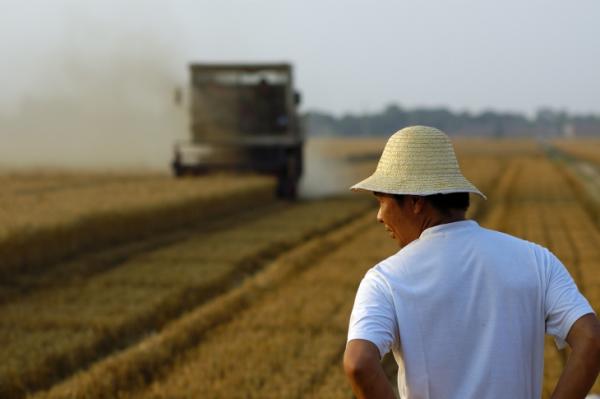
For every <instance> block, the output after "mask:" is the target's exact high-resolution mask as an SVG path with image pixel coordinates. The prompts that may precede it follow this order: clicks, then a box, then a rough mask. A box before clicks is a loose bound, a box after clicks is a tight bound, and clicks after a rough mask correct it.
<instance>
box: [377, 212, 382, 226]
mask: <svg viewBox="0 0 600 399" xmlns="http://www.w3.org/2000/svg"><path fill="white" fill-rule="evenodd" d="M377 221H378V222H379V223H383V218H382V217H381V208H379V210H378V211H377Z"/></svg>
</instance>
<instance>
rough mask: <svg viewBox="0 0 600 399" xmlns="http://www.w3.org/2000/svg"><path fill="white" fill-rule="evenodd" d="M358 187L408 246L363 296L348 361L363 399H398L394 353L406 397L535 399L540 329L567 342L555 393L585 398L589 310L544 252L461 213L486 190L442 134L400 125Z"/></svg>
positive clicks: (594, 348)
mask: <svg viewBox="0 0 600 399" xmlns="http://www.w3.org/2000/svg"><path fill="white" fill-rule="evenodd" d="M352 189H353V190H362V191H370V192H372V193H373V194H374V195H375V196H376V197H377V200H378V201H379V212H378V213H377V220H378V221H379V222H380V223H383V224H384V226H385V228H386V230H387V231H388V232H389V234H390V235H391V237H392V238H393V239H394V240H396V241H397V242H398V244H399V245H400V246H401V247H402V249H401V250H400V251H398V252H397V253H396V254H395V255H392V256H391V257H389V258H387V259H385V260H384V261H382V262H380V263H379V264H377V265H376V266H375V267H373V268H372V269H370V270H369V271H368V272H367V273H366V275H365V277H364V278H363V280H362V282H361V283H360V287H359V288H358V292H357V294H356V299H355V302H354V308H353V310H352V315H351V317H350V326H349V331H348V343H347V345H346V351H345V354H344V369H345V371H346V374H347V376H348V378H349V380H350V383H351V385H352V389H353V390H354V393H355V394H356V396H357V397H358V398H393V397H394V396H393V393H392V387H391V385H390V384H389V382H388V381H387V378H386V375H385V374H384V371H383V369H382V367H381V358H382V357H383V356H384V355H385V354H386V353H387V352H389V351H390V350H391V351H393V354H394V357H395V359H396V361H397V362H398V367H399V370H398V388H399V392H400V397H401V398H407V399H416V398H419V399H488V398H490V399H491V398H498V399H534V398H535V399H537V398H540V396H541V392H540V391H541V382H542V370H543V361H544V333H548V334H550V335H553V336H554V338H555V340H556V343H557V345H558V346H559V347H563V346H565V342H566V343H568V344H569V346H570V347H571V349H572V351H571V354H570V356H569V358H568V361H567V363H566V365H565V367H564V371H563V373H562V376H561V377H560V380H559V382H558V385H557V386H556V388H555V391H554V394H553V396H552V398H553V399H559V398H568V399H576V398H584V397H585V396H586V394H587V393H588V391H589V390H590V388H591V386H592V385H593V383H594V381H595V379H596V377H597V375H598V371H599V369H600V323H599V322H598V319H597V318H596V316H595V314H594V311H593V309H592V308H591V306H590V305H589V303H588V301H587V300H586V299H585V298H584V297H583V296H582V295H581V294H580V293H579V291H578V289H577V287H576V285H575V283H574V282H573V280H572V278H571V277H570V275H569V273H568V272H567V271H566V270H565V268H564V266H563V265H562V264H561V262H560V261H559V260H558V259H557V258H556V257H555V256H554V255H553V254H552V253H550V252H549V251H548V250H547V249H546V248H543V247H541V246H539V245H536V244H533V243H530V242H527V241H524V240H520V239H518V238H515V237H512V236H509V235H506V234H503V233H499V232H496V231H492V230H487V229H484V228H482V227H480V226H479V225H478V224H477V223H476V222H475V221H473V220H466V219H465V212H466V210H467V208H468V206H469V193H475V194H478V195H481V196H482V197H483V194H482V193H481V192H480V191H479V190H478V189H477V188H476V187H475V186H474V185H473V184H471V183H470V182H469V181H468V180H467V179H465V178H464V177H463V175H462V174H461V171H460V169H459V167H458V163H457V161H456V156H455V154H454V150H453V148H452V144H451V143H450V140H449V139H448V137H447V136H446V135H445V134H444V133H443V132H441V131H440V130H437V129H434V128H431V127H425V126H413V127H408V128H405V129H402V130H400V131H399V132H397V133H396V134H394V135H393V136H392V137H391V138H390V139H389V141H388V142H387V144H386V146H385V148H384V150H383V154H382V155H381V159H380V160H379V164H378V165H377V169H376V171H375V173H373V175H371V176H370V177H368V178H367V179H365V180H363V181H361V182H360V183H358V184H356V185H354V186H353V187H352ZM484 198H485V197H484ZM548 217H552V215H548Z"/></svg>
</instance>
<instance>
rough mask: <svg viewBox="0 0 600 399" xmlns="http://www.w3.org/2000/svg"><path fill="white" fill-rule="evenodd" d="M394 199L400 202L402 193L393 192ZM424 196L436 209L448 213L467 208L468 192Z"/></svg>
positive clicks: (402, 198) (468, 202) (402, 197)
mask: <svg viewBox="0 0 600 399" xmlns="http://www.w3.org/2000/svg"><path fill="white" fill-rule="evenodd" d="M394 198H395V199H396V201H398V202H399V203H401V202H402V201H403V200H404V195H401V194H394ZM424 198H425V199H426V200H427V201H429V203H430V204H431V205H433V207H434V208H435V209H437V210H438V211H440V212H442V213H445V214H448V213H450V211H451V210H455V209H460V210H463V211H466V210H467V209H468V208H469V204H470V201H469V193H450V194H433V195H425V196H424Z"/></svg>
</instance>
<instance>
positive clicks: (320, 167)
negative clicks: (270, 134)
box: [300, 139, 366, 198]
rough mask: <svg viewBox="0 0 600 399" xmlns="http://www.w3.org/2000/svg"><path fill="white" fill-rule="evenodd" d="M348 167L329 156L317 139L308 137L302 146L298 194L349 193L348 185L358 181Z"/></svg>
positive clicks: (319, 195)
mask: <svg viewBox="0 0 600 399" xmlns="http://www.w3.org/2000/svg"><path fill="white" fill-rule="evenodd" d="M349 168H350V166H349V165H348V164H347V163H346V162H345V161H344V160H343V159H340V158H336V157H334V156H331V155H330V154H329V153H328V152H327V151H326V149H324V148H323V147H322V146H321V145H319V142H318V140H311V139H308V140H307V141H306V143H305V147H304V173H303V176H302V179H301V180H300V196H301V197H302V198H320V197H326V196H330V195H339V194H349V193H350V191H349V189H350V186H351V185H352V184H354V183H356V182H357V181H358V180H356V177H353V176H352V175H351V173H349V172H350V170H349ZM364 177H366V176H364Z"/></svg>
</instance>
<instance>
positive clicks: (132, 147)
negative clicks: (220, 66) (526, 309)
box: [0, 0, 600, 168]
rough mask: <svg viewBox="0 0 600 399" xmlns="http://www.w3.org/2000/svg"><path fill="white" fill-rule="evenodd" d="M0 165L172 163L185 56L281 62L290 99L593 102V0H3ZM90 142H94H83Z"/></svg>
mask: <svg viewBox="0 0 600 399" xmlns="http://www.w3.org/2000/svg"><path fill="white" fill-rule="evenodd" d="M0 7H1V9H2V13H0V57H1V59H2V62H0V167H2V166H3V165H17V166H18V165H32V163H34V164H35V163H39V164H40V165H43V164H48V163H54V164H61V165H62V164H67V166H68V165H69V164H72V165H83V164H89V165H90V166H94V165H97V164H106V160H109V161H110V163H111V165H115V166H124V165H127V166H133V167H136V166H139V167H142V168H145V167H147V166H149V165H162V166H161V167H164V165H167V164H168V160H169V158H170V157H171V151H172V146H173V142H174V141H175V140H177V139H182V138H185V137H186V135H187V119H186V109H185V108H184V107H182V106H179V107H178V106H176V105H175V104H174V102H173V93H174V90H175V88H177V87H180V88H185V86H186V82H187V79H188V77H187V66H188V64H189V63H190V62H193V61H194V62H229V61H236V62H282V61H284V62H291V63H292V64H293V65H294V72H295V85H296V87H297V89H298V90H299V91H300V92H301V93H302V98H303V102H302V108H301V109H302V110H304V111H307V110H321V111H326V112H330V113H334V114H336V115H341V114H344V113H348V112H352V113H367V112H378V111H380V110H382V109H383V108H384V107H385V106H386V105H388V104H391V103H395V104H399V105H401V106H403V107H406V108H414V107H417V106H428V107H438V106H445V107H449V108H450V109H452V110H456V111H464V110H467V111H472V112H479V111H483V110H487V109H495V110H498V111H514V112H523V113H527V114H529V115H532V114H533V113H534V112H535V110H536V109H538V108H539V107H553V108H556V109H560V110H566V111H568V112H573V113H600V101H598V98H599V96H600V94H599V93H600V79H599V76H598V75H599V74H600V72H599V71H600V39H599V38H600V24H598V23H597V21H598V17H599V16H600V2H598V1H597V0H578V1H576V2H566V1H562V2H559V1H554V0H545V1H539V0H530V1H526V2H524V1H521V0H504V1H501V2H500V1H497V0H495V1H489V0H444V1H426V0H419V1H391V0H376V1H366V0H363V1H359V0H343V1H342V0H338V1H333V0H304V1H291V0H219V1H215V0H213V1H208V0H169V1H168V0H163V1H157V0H145V1H141V0H118V1H117V0H0ZM91 153H93V154H95V156H93V157H92V156H90V154H91Z"/></svg>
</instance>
